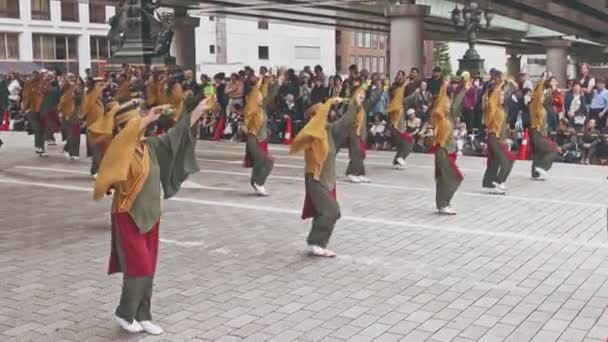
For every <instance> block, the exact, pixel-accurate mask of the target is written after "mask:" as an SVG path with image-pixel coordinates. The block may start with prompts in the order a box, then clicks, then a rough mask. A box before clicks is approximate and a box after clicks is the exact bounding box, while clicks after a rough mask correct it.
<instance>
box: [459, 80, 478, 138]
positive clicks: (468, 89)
mask: <svg viewBox="0 0 608 342" xmlns="http://www.w3.org/2000/svg"><path fill="white" fill-rule="evenodd" d="M478 94H479V91H478V89H477V87H476V86H475V83H473V82H468V81H467V82H465V83H464V99H463V101H462V118H463V119H464V124H465V125H466V128H467V129H468V130H469V131H468V133H469V134H472V133H473V127H474V122H475V105H476V104H477V96H478Z"/></svg>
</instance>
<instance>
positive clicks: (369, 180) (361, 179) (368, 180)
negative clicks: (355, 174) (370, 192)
mask: <svg viewBox="0 0 608 342" xmlns="http://www.w3.org/2000/svg"><path fill="white" fill-rule="evenodd" d="M359 180H360V181H361V183H371V182H372V180H371V179H369V178H367V177H365V176H359Z"/></svg>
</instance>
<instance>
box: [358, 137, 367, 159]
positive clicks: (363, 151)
mask: <svg viewBox="0 0 608 342" xmlns="http://www.w3.org/2000/svg"><path fill="white" fill-rule="evenodd" d="M359 148H360V149H361V154H362V155H363V159H365V157H367V142H366V141H365V140H364V139H361V138H359Z"/></svg>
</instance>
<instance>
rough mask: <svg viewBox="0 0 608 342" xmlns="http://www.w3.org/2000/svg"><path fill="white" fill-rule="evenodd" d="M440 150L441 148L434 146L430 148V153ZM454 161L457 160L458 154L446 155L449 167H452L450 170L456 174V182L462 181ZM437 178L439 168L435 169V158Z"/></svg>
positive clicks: (460, 173)
mask: <svg viewBox="0 0 608 342" xmlns="http://www.w3.org/2000/svg"><path fill="white" fill-rule="evenodd" d="M440 148H441V146H439V145H435V146H433V147H432V148H431V152H432V153H436V152H437V150H439V149H440ZM456 160H458V154H457V153H456V152H453V153H448V162H449V164H450V167H452V169H453V170H454V172H455V173H456V177H458V180H460V181H462V180H463V179H464V177H463V176H462V172H460V169H459V168H458V165H456ZM437 177H439V168H438V167H437V157H435V178H437Z"/></svg>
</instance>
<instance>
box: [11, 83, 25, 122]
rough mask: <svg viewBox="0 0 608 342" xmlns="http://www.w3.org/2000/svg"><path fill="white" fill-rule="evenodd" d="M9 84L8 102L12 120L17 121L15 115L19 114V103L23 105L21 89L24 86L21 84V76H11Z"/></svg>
mask: <svg viewBox="0 0 608 342" xmlns="http://www.w3.org/2000/svg"><path fill="white" fill-rule="evenodd" d="M9 80H10V82H9V84H8V102H9V109H10V111H11V119H12V120H13V119H15V115H16V114H17V113H19V103H21V89H22V85H21V83H20V82H19V81H20V80H19V75H17V74H11V75H10V76H9Z"/></svg>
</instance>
